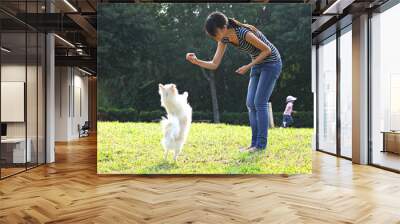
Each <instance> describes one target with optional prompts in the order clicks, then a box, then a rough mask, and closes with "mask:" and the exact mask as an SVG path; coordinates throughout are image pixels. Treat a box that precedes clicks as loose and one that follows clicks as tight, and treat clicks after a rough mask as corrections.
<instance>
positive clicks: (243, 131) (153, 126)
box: [97, 122, 312, 174]
mask: <svg viewBox="0 0 400 224" xmlns="http://www.w3.org/2000/svg"><path fill="white" fill-rule="evenodd" d="M311 136H312V129H292V128H288V129H281V128H274V129H271V130H270V131H269V142H268V148H267V150H266V151H264V152H257V153H254V154H250V153H240V152H239V147H242V146H247V145H248V144H249V142H250V138H251V136H250V128H249V127H245V126H238V125H224V124H206V123H194V124H193V125H192V128H191V131H190V134H189V137H188V141H187V143H186V145H185V147H184V149H183V152H182V154H181V155H180V157H179V158H178V161H177V162H176V163H174V162H173V160H172V153H171V152H170V154H169V156H168V159H167V160H166V161H164V160H163V149H162V147H161V145H160V140H161V137H162V136H161V131H160V125H159V124H157V123H130V122H99V123H98V150H97V159H98V162H97V171H98V173H101V174H111V173H113V174H115V173H119V174H303V173H306V174H309V173H311V170H312V162H311V161H312V160H311V158H312V154H311V149H310V142H311Z"/></svg>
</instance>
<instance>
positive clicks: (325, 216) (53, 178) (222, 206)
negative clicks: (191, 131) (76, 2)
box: [0, 137, 400, 224]
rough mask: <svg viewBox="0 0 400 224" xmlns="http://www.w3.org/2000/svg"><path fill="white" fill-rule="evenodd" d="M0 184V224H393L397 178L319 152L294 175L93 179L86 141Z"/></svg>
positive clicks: (91, 141)
mask: <svg viewBox="0 0 400 224" xmlns="http://www.w3.org/2000/svg"><path fill="white" fill-rule="evenodd" d="M56 149H57V150H56V160H57V162H56V163H55V164H51V165H46V166H41V167H39V168H35V169H33V170H29V171H27V172H25V173H22V174H19V175H16V176H13V177H10V178H7V179H5V180H2V181H0V223H7V224H8V223H44V222H47V223H118V224H121V223H374V224H376V223H379V224H380V223H384V224H387V223H400V175H399V174H395V173H391V172H388V171H384V170H380V169H377V168H374V167H370V166H358V165H352V164H351V162H349V161H347V160H343V159H337V158H336V157H333V156H330V155H326V154H323V153H319V152H318V153H317V152H316V153H314V163H313V164H314V173H313V174H312V175H297V176H290V177H286V176H268V175H264V176H219V177H210V176H208V177H207V176H189V177H177V176H175V177H171V176H169V177H165V176H164V177H160V176H157V177H155V176H153V177H151V176H150V177H143V176H142V177H138V176H97V175H96V140H95V138H94V137H90V138H85V139H84V140H81V141H77V142H71V143H69V144H58V145H57V147H56Z"/></svg>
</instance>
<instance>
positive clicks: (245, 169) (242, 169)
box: [226, 150, 268, 174]
mask: <svg viewBox="0 0 400 224" xmlns="http://www.w3.org/2000/svg"><path fill="white" fill-rule="evenodd" d="M267 157H268V154H267V153H266V151H265V150H264V151H258V152H254V153H248V152H245V153H241V154H240V155H239V158H237V159H235V160H232V162H230V164H229V165H228V167H227V168H226V173H227V174H262V173H261V168H260V167H258V165H257V162H258V161H259V160H260V159H267Z"/></svg>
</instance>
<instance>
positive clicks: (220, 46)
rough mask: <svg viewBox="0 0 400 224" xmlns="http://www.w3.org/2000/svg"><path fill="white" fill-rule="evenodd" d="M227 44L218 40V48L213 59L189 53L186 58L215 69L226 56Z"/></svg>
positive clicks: (201, 65)
mask: <svg viewBox="0 0 400 224" xmlns="http://www.w3.org/2000/svg"><path fill="white" fill-rule="evenodd" d="M225 49H226V44H224V43H222V42H218V46H217V50H216V51H215V54H214V57H213V59H212V60H211V61H203V60H200V59H197V57H196V55H195V54H193V53H189V54H188V55H187V56H186V58H187V59H188V60H189V61H190V62H192V63H193V64H195V65H198V66H200V67H202V68H205V69H210V70H215V69H217V68H218V66H219V65H220V64H221V61H222V57H223V56H224V53H225Z"/></svg>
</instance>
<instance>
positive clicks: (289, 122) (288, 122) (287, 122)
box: [282, 114, 293, 128]
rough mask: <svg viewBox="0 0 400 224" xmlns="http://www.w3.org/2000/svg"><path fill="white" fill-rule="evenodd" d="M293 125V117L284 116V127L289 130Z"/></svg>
mask: <svg viewBox="0 0 400 224" xmlns="http://www.w3.org/2000/svg"><path fill="white" fill-rule="evenodd" d="M292 124H293V118H292V116H290V115H286V114H284V115H283V119H282V127H284V128H287V127H289V126H290V125H292Z"/></svg>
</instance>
